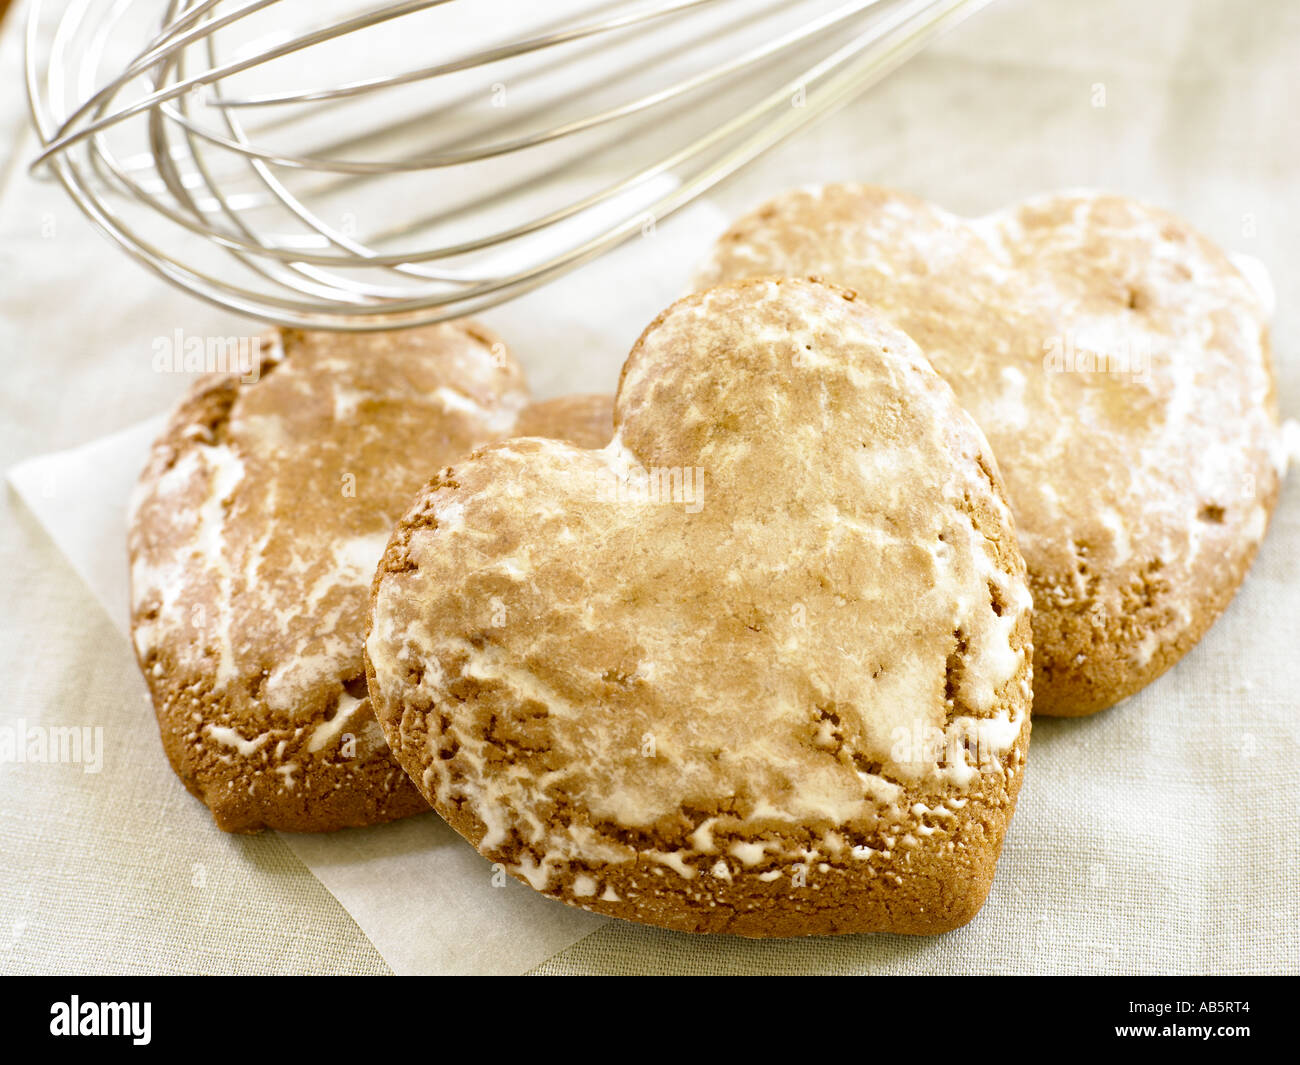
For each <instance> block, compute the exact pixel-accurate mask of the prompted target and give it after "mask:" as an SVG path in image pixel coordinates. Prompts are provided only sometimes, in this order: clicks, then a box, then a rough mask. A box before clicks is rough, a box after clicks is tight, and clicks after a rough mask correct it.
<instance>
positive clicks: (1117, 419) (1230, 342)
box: [698, 185, 1284, 716]
mask: <svg viewBox="0 0 1300 1065" xmlns="http://www.w3.org/2000/svg"><path fill="white" fill-rule="evenodd" d="M787 274H788V275H792V276H805V275H817V276H820V277H824V278H828V279H830V280H832V281H835V282H838V283H840V284H844V285H848V286H849V287H851V288H853V289H854V290H855V291H856V292H857V293H858V295H859V297H860V298H862V299H864V300H866V301H867V302H868V303H869V304H870V305H871V306H873V307H875V308H877V309H879V310H880V311H881V312H882V313H883V314H884V315H885V316H886V317H887V318H889V320H890V321H891V322H893V323H894V324H895V325H897V326H899V327H900V328H902V329H903V330H904V331H905V332H907V333H908V335H909V336H911V337H912V338H913V339H914V340H915V341H916V342H917V343H918V344H919V345H920V346H921V348H922V350H923V351H924V352H925V353H926V355H927V356H928V357H929V359H930V361H931V362H932V363H933V365H934V367H935V369H936V370H938V371H939V373H940V374H941V375H942V376H943V377H944V378H945V380H947V381H948V382H949V384H951V385H952V387H953V389H954V391H955V392H956V394H957V399H958V401H959V402H960V403H961V405H962V406H963V407H964V408H965V409H966V410H968V411H969V412H970V413H971V414H972V415H973V416H974V418H975V420H976V422H978V423H979V425H980V427H981V428H982V429H983V430H984V432H985V433H986V434H987V436H988V439H989V441H990V443H991V444H992V446H993V451H994V454H996V455H997V457H998V461H999V462H1000V464H1001V468H1002V472H1003V474H1004V475H1005V476H1006V480H1007V490H1008V494H1009V496H1010V499H1011V505H1012V508H1013V510H1014V511H1015V515H1016V522H1017V526H1018V533H1019V538H1020V546H1021V549H1022V550H1023V552H1024V556H1025V561H1026V563H1027V564H1028V567H1029V579H1030V585H1031V588H1032V590H1033V595H1034V603H1035V607H1036V611H1035V615H1034V652H1035V662H1034V711H1035V712H1036V713H1041V714H1052V715H1062V716H1078V715H1083V714H1091V713H1095V712H1096V711H1098V710H1102V709H1105V708H1106V707H1108V706H1111V705H1112V704H1114V703H1116V702H1118V701H1119V700H1121V699H1123V698H1125V697H1126V696H1129V695H1131V694H1133V693H1134V692H1136V691H1138V690H1139V689H1141V688H1143V687H1144V686H1146V685H1147V684H1149V683H1150V682H1151V681H1153V680H1155V679H1156V678H1157V677H1158V676H1160V674H1161V673H1163V672H1164V671H1165V670H1167V669H1168V668H1169V667H1170V666H1172V665H1173V664H1174V663H1175V662H1177V661H1178V659H1179V658H1181V657H1182V656H1183V655H1184V654H1186V653H1187V651H1189V650H1190V649H1191V648H1192V646H1193V645H1194V644H1195V643H1196V641H1197V640H1199V639H1200V638H1201V636H1202V635H1203V634H1204V633H1205V631H1206V630H1207V629H1208V628H1209V627H1210V625H1211V624H1212V623H1213V621H1214V619H1215V618H1216V617H1218V615H1219V614H1220V613H1221V612H1222V610H1223V609H1224V607H1226V606H1227V604H1228V602H1229V601H1230V600H1231V598H1232V596H1233V594H1234V592H1235V591H1236V589H1237V587H1238V585H1239V584H1240V583H1241V581H1242V579H1243V578H1244V577H1245V574H1246V571H1247V570H1248V569H1249V567H1250V563H1251V561H1252V560H1253V559H1254V557H1255V554H1256V551H1257V550H1258V548H1259V544H1260V542H1261V540H1262V539H1263V536H1264V533H1265V530H1266V528H1267V526H1268V521H1269V517H1270V515H1271V514H1272V511H1273V506H1274V504H1275V502H1276V499H1277V494H1278V485H1279V480H1280V476H1281V471H1282V470H1283V469H1284V465H1283V463H1282V461H1281V448H1280V446H1279V441H1280V435H1279V429H1278V419H1277V410H1276V401H1275V397H1274V385H1273V376H1272V367H1271V361H1270V354H1269V342H1268V328H1267V318H1268V312H1267V309H1266V308H1265V306H1264V305H1263V302H1262V301H1261V299H1260V298H1259V296H1258V295H1257V293H1256V292H1255V290H1254V289H1253V288H1252V286H1251V285H1250V284H1249V282H1248V281H1247V279H1246V278H1245V277H1244V276H1243V275H1242V274H1241V273H1240V272H1239V271H1238V269H1237V268H1236V267H1235V266H1234V265H1233V264H1232V262H1231V261H1229V259H1228V258H1227V256H1225V255H1224V253H1223V252H1222V251H1220V250H1219V249H1218V248H1216V247H1215V246H1214V245H1213V244H1212V243H1211V242H1210V241H1208V240H1206V239H1205V238H1204V237H1202V236H1200V235H1199V234H1198V233H1196V232H1195V231H1194V230H1193V229H1192V228H1191V227H1189V226H1188V225H1187V224H1186V223H1185V222H1183V221H1181V220H1180V219H1178V218H1175V217H1174V216H1173V215H1170V214H1167V213H1165V212H1163V211H1160V210H1157V209H1155V208H1152V207H1147V206H1145V205H1143V204H1141V203H1137V202H1134V201H1132V200H1128V199H1125V198H1123V197H1119V196H1112V195H1103V194H1093V193H1064V194H1060V195H1053V196H1044V197H1041V198H1038V199H1034V200H1029V201H1027V202H1025V203H1022V204H1019V205H1016V206H1012V207H1009V208H1007V209H1005V210H1003V211H999V212H997V213H995V214H992V215H988V216H986V217H983V218H978V219H966V218H961V217H958V216H957V215H953V214H950V213H949V212H947V211H944V210H942V209H940V208H938V207H936V206H934V205H933V204H930V203H927V202H926V201H924V200H920V199H917V198H916V197H914V196H908V195H905V194H903V193H899V192H893V191H890V190H887V189H881V188H875V187H872V186H866V185H831V186H826V187H824V188H811V189H800V190H797V191H794V192H790V193H787V194H785V195H783V196H779V197H777V198H776V199H774V200H772V201H771V202H769V203H768V204H766V205H765V206H763V207H761V208H760V209H759V210H757V211H755V212H754V213H752V214H750V215H748V216H747V217H745V218H742V219H741V220H740V221H738V222H737V223H736V224H735V225H734V226H733V227H732V228H731V230H730V231H729V232H728V233H726V234H725V235H724V236H723V237H722V239H721V240H720V241H719V243H718V245H717V247H716V249H715V251H714V253H713V255H712V257H711V259H710V261H709V262H708V263H707V264H706V265H705V266H704V267H703V268H702V269H701V271H700V274H699V278H698V284H699V286H700V287H701V288H707V287H708V286H711V285H714V284H717V283H719V282H721V281H726V280H732V279H737V278H744V277H757V276H764V275H787Z"/></svg>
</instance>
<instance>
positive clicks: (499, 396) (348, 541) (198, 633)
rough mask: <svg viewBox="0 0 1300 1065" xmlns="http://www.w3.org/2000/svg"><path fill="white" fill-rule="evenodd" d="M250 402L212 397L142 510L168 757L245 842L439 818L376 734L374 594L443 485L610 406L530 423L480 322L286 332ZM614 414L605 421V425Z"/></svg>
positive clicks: (520, 390) (226, 385) (136, 629)
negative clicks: (379, 576) (437, 478)
mask: <svg viewBox="0 0 1300 1065" xmlns="http://www.w3.org/2000/svg"><path fill="white" fill-rule="evenodd" d="M263 347H264V349H265V348H268V347H269V351H267V350H264V351H263V355H264V359H263V364H262V367H261V375H260V377H259V378H258V379H257V380H256V381H255V382H252V383H250V382H246V381H244V380H241V379H240V378H239V377H237V376H232V375H223V376H215V377H210V378H206V379H204V380H203V381H201V382H200V383H199V384H198V385H197V386H196V387H195V388H194V389H193V390H192V392H191V394H190V395H189V396H188V397H187V398H186V399H185V401H184V402H183V403H182V404H181V406H180V408H179V409H178V410H177V411H176V413H175V414H174V415H173V417H172V419H171V422H170V424H169V425H168V427H167V429H166V431H165V432H164V433H163V435H162V437H161V438H160V439H159V440H158V442H157V443H156V444H155V445H154V448H153V451H152V453H151V455H150V458H149V462H148V465H147V466H146V468H145V470H144V472H143V474H142V476H141V479H140V482H139V485H138V487H137V490H136V493H135V496H134V498H133V500H132V512H131V519H130V531H129V543H130V557H131V628H132V639H133V643H134V645H135V650H136V655H137V658H138V660H139V663H140V667H141V669H142V670H143V672H144V675H145V679H146V681H147V682H148V685H149V691H150V694H151V696H152V699H153V704H154V708H155V710H156V712H157V716H158V724H159V727H160V730H161V733H162V741H163V747H164V749H165V750H166V752H167V756H168V758H169V759H170V761H171V764H172V767H173V768H174V769H175V770H176V773H177V774H178V775H179V776H180V778H181V780H182V781H184V783H185V786H186V787H187V788H188V789H189V790H190V791H191V792H192V793H193V794H195V795H196V796H198V797H199V798H200V799H202V800H203V801H204V802H205V803H207V805H208V806H209V807H210V808H211V810H212V814H213V817H214V818H215V819H216V822H217V824H218V825H219V826H220V827H221V828H223V829H225V830H227V831H230V832H253V831H257V830H259V829H261V828H268V827H269V828H278V829H284V830H287V831H297V832H313V831H325V830H330V829H337V828H343V827H349V826H357V825H367V824H374V823H377V822H381V821H387V820H391V819H393V818H398V817H405V816H408V815H410V814H414V813H418V812H420V811H422V810H427V809H428V805H427V803H425V801H424V799H423V798H422V797H421V796H420V794H419V792H418V791H417V790H416V788H415V787H414V785H412V783H411V782H410V779H409V778H408V777H407V775H406V774H405V773H404V772H403V771H402V769H401V768H400V767H399V766H398V765H397V764H396V763H395V762H394V761H393V759H392V756H391V755H390V753H389V751H388V745H387V743H386V741H385V740H384V737H383V734H382V732H381V731H380V729H379V727H378V725H377V723H376V722H375V719H374V714H373V712H372V710H371V707H370V698H369V694H368V691H367V686H366V679H365V669H364V663H363V651H362V648H363V642H364V638H365V631H366V626H367V623H368V617H369V588H370V583H371V581H372V579H373V576H374V572H375V567H376V565H377V563H378V561H379V559H380V557H381V555H382V554H383V550H384V546H385V544H386V543H387V541H388V536H389V533H390V532H391V530H392V523H393V521H394V520H396V518H397V517H398V516H399V515H400V514H401V513H402V511H403V509H404V508H405V507H406V506H407V504H408V503H409V502H410V499H411V497H412V495H413V494H414V493H415V491H416V490H417V489H418V488H419V487H420V485H422V484H423V483H424V482H425V481H426V480H427V479H428V477H429V475H430V473H431V472H432V471H435V470H437V469H438V468H439V467H441V466H443V465H445V464H446V463H448V462H451V461H453V460H455V459H458V458H460V457H461V456H462V455H464V454H465V453H466V452H467V451H469V450H470V449H472V448H473V447H475V446H477V445H479V444H483V443H486V442H489V441H494V440H498V439H500V438H502V437H503V436H506V435H509V434H510V433H511V432H513V430H514V427H515V425H516V420H517V419H519V420H522V419H523V417H524V416H527V417H528V418H529V419H531V420H532V421H534V422H537V423H538V424H539V425H542V426H544V427H545V428H549V429H552V430H554V429H557V428H562V427H563V424H564V420H565V418H566V417H572V418H574V419H576V421H577V423H578V425H577V432H576V438H577V439H578V440H580V441H581V442H585V443H588V444H590V445H591V446H596V445H597V444H599V443H603V442H604V441H605V440H608V438H609V433H610V432H611V431H612V426H611V428H610V429H607V430H606V432H605V433H604V435H603V437H602V436H600V434H599V433H598V432H597V430H596V429H595V427H596V426H598V424H599V422H600V419H601V417H602V416H603V417H604V418H605V419H606V421H607V422H608V421H609V418H610V414H609V411H610V401H609V400H608V399H607V398H600V397H585V398H582V399H575V400H571V401H568V402H569V403H570V406H569V407H568V408H565V409H563V410H559V411H552V413H550V414H546V413H543V415H541V416H537V415H534V414H532V413H529V408H528V407H527V403H528V397H527V393H526V391H525V389H524V385H523V378H522V375H521V372H520V370H519V368H518V366H517V365H516V364H515V363H514V361H513V359H511V358H510V357H509V356H508V355H507V354H505V349H504V346H503V345H502V344H501V342H500V341H498V340H497V339H496V338H495V337H493V336H492V335H490V334H488V333H486V332H485V331H483V330H481V329H480V328H479V327H477V326H474V325H471V324H468V323H454V324H449V325H440V326H434V327H430V328H427V329H418V330H412V331H407V332H403V333H400V334H372V335H369V336H365V337H360V336H348V335H344V334H339V335H331V334H321V333H310V334H309V333H300V332H296V331H284V332H279V333H276V334H274V335H273V336H272V337H270V338H269V341H268V343H267V344H264V345H263ZM602 411H603V412H604V413H603V415H602Z"/></svg>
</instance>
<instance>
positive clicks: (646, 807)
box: [366, 280, 1032, 936]
mask: <svg viewBox="0 0 1300 1065" xmlns="http://www.w3.org/2000/svg"><path fill="white" fill-rule="evenodd" d="M614 418H615V438H614V440H613V442H612V443H610V444H609V446H608V447H606V448H604V449H602V450H584V449H581V448H578V447H574V446H572V445H570V444H566V443H561V442H557V441H552V440H541V439H527V440H514V441H508V442H505V443H501V444H496V445H492V446H489V447H486V448H483V449H480V450H479V451H477V452H475V453H474V454H473V455H471V456H470V457H468V458H466V459H464V460H462V461H460V462H457V463H455V464H454V466H453V467H452V468H450V469H448V470H446V471H444V472H443V473H442V475H440V476H439V477H438V478H437V479H435V480H434V481H433V482H432V483H430V484H429V485H428V486H427V487H426V488H425V489H424V490H423V491H422V492H421V493H420V494H419V495H418V496H417V498H416V501H415V503H414V504H413V505H412V507H411V509H410V510H409V511H408V512H407V513H406V515H405V517H404V518H402V520H401V521H400V522H399V523H398V525H397V527H396V529H395V531H394V534H393V539H392V541H391V542H390V544H389V546H388V549H387V551H386V553H385V555H384V558H383V561H382V563H381V564H380V568H379V571H378V573H377V574H376V577H375V585H374V617H373V621H372V627H371V632H370V635H369V637H368V639H367V643H366V652H367V668H368V675H369V680H370V691H371V694H372V697H373V699H374V705H375V712H376V716H377V717H378V719H379V721H380V724H381V725H382V726H383V728H384V731H385V734H386V735H387V737H388V740H389V743H390V745H391V747H392V750H393V753H394V755H395V757H396V758H397V760H398V761H399V762H400V763H401V764H402V766H403V767H405V769H406V770H407V772H408V773H410V774H411V776H412V778H413V779H414V780H415V781H416V783H417V784H418V785H419V787H420V789H421V790H422V791H423V792H424V794H425V796H426V797H427V798H428V799H429V800H430V802H431V803H432V804H433V805H434V806H435V808H436V809H437V810H438V811H439V812H440V813H441V814H442V815H443V816H444V817H445V818H446V819H447V820H448V821H449V822H450V824H451V825H452V826H453V827H454V828H455V829H456V830H457V831H459V832H460V833H461V834H462V835H464V836H465V837H467V838H468V839H469V840H470V841H471V842H472V843H474V844H475V845H476V846H477V847H478V849H479V850H480V851H481V852H482V853H483V854H484V855H485V856H486V857H487V858H488V859H489V860H491V861H492V862H495V863H500V864H501V865H502V866H503V867H504V868H505V869H506V870H508V871H509V872H510V873H511V874H513V875H514V876H516V877H518V878H520V879H522V880H524V881H526V882H527V883H529V884H530V885H532V887H534V888H535V889H537V890H539V891H541V892H544V893H545V894H547V895H549V896H552V897H554V898H557V899H560V900H562V901H564V902H567V903H569V904H572V905H577V906H581V907H584V908H586V909H590V910H593V911H596V912H600V913H605V914H610V915H614V916H619V917H625V918H630V919H633V920H637V921H644V922H649V923H652V924H657V925H661V926H665V927H669V928H678V929H685V930H690V931H719V932H721V931H726V932H735V933H739V934H743V935H750V936H777V935H798V934H815V933H832V932H854V931H872V930H891V931H896V932H913V933H927V932H939V931H943V930H945V929H948V928H952V927H955V926H957V925H959V924H962V923H963V922H965V921H966V920H968V919H969V918H970V917H971V916H972V915H973V914H974V913H975V912H976V911H977V910H978V909H979V907H980V905H981V904H982V902H983V900H984V897H985V894H986V893H987V891H988V887H989V883H990V881H991V878H992V875H993V870H994V865H995V862H996V859H997V855H998V851H999V849H1000V847H1001V842H1002V837H1003V832H1004V830H1005V828H1006V825H1007V821H1008V819H1009V818H1010V816H1011V813H1012V810H1013V808H1014V804H1015V798H1016V794H1017V791H1018V789H1019V786H1020V780H1021V775H1022V770H1023V759H1024V754H1025V750H1026V745H1027V743H1028V738H1029V723H1028V712H1029V704H1030V699H1031V695H1030V671H1031V658H1032V652H1031V649H1030V643H1029V641H1030V618H1029V614H1030V609H1029V602H1030V600H1029V594H1028V589H1027V586H1026V584H1025V580H1024V569H1023V561H1022V559H1021V557H1020V555H1019V552H1018V549H1017V547H1016V541H1015V535H1014V532H1013V528H1012V524H1011V519H1010V512H1009V510H1008V508H1007V506H1006V504H1005V502H1004V498H1003V491H1002V488H1001V484H1000V482H999V479H998V476H997V473H996V467H995V465H994V462H993V458H992V456H991V453H990V451H989V450H988V446H987V444H986V442H985V440H984V438H983V436H982V435H981V434H980V432H979V431H978V429H977V428H976V427H975V425H974V423H973V422H972V421H971V420H970V418H969V417H968V416H967V415H966V414H965V412H963V411H962V410H961V409H960V408H959V407H958V406H957V404H956V401H955V400H954V398H953V395H952V392H951V390H950V389H949V387H948V386H947V385H946V384H944V383H943V381H942V380H941V379H940V378H939V376H938V375H937V374H935V373H934V371H933V370H932V369H931V368H930V366H929V364H928V363H927V362H926V361H925V359H924V358H923V357H922V356H921V354H920V352H919V350H918V349H917V347H916V345H915V344H914V343H913V342H912V341H911V340H909V339H908V338H907V337H906V336H905V335H904V334H903V333H901V332H900V331H898V330H897V329H896V328H894V327H892V326H890V325H888V324H886V323H885V322H884V321H883V319H881V318H879V317H878V316H876V315H875V314H874V313H873V312H872V311H871V310H870V309H869V308H868V306H866V305H865V304H864V303H863V302H862V301H861V300H855V299H854V298H853V297H852V295H851V294H850V293H847V292H844V291H843V290H840V289H837V288H834V287H831V286H828V285H822V284H818V283H814V282H807V281H796V280H784V281H770V282H769V281H762V282H747V283H741V284H736V285H729V286H723V287H720V288H717V289H715V290H713V291H710V292H707V293H704V294H702V295H697V296H693V297H689V298H687V299H685V300H683V301H681V302H679V303H677V304H675V305H674V306H673V307H671V308H669V309H668V310H667V311H666V312H664V314H662V315H661V316H660V317H659V318H658V319H657V320H656V321H655V322H654V323H653V324H652V325H651V326H650V327H649V328H648V329H647V330H646V332H645V333H644V334H643V335H642V337H641V339H640V340H639V341H638V343H637V345H636V347H635V348H634V349H633V351H632V354H631V355H630V357H629V359H628V361H627V364H626V365H625V367H624V369H623V375H622V379H621V382H620V387H619V392H618V396H617V399H616V405H615V416H614ZM486 884H487V874H486V872H485V889H486Z"/></svg>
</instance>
